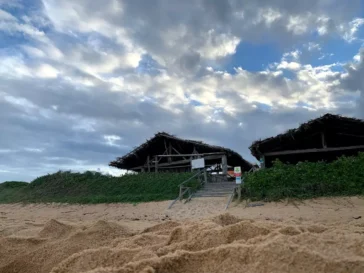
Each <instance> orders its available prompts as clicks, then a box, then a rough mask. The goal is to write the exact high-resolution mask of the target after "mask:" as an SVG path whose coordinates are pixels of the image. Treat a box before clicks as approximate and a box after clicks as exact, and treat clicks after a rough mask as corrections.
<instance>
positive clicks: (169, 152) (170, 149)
mask: <svg viewBox="0 0 364 273" xmlns="http://www.w3.org/2000/svg"><path fill="white" fill-rule="evenodd" d="M168 154H169V155H171V154H172V144H171V142H170V141H169V142H168ZM168 162H172V157H168Z"/></svg>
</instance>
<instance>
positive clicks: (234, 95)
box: [0, 0, 364, 181]
mask: <svg viewBox="0 0 364 273" xmlns="http://www.w3.org/2000/svg"><path fill="white" fill-rule="evenodd" d="M363 41H364V1H359V0H350V1H349V2H348V1H339V0H337V1H336V0H305V1H292V0H241V1H239V0H230V1H220V0H186V1H180V0H99V1H98V0H95V1H89V0H77V1H75V0H62V1H58V0H42V1H41V0H24V1H21V0H11V1H9V0H0V60H1V61H0V130H1V133H0V181H5V180H24V181H31V180H32V179H33V178H35V177H37V176H40V175H43V174H46V173H51V172H54V171H57V170H59V169H62V170H70V169H71V170H80V171H83V170H97V169H100V170H101V171H105V172H110V173H113V174H117V173H118V172H117V170H116V169H113V168H109V167H108V166H107V164H108V162H109V161H111V160H113V159H114V158H115V157H117V156H121V155H123V154H125V153H126V152H128V151H129V150H130V149H132V148H133V147H135V146H138V145H139V144H141V142H143V141H145V140H146V139H147V138H150V137H151V136H152V135H153V134H154V133H156V132H158V131H166V132H169V133H172V134H175V135H177V136H180V137H185V138H191V139H198V140H203V141H206V142H209V143H211V144H217V145H222V146H226V147H229V148H232V149H234V150H236V151H238V152H239V153H241V154H242V155H243V157H244V158H246V159H248V160H250V161H252V162H253V161H254V159H253V157H252V156H251V155H250V153H249V150H248V146H249V145H250V144H251V142H252V141H254V140H256V139H259V138H265V137H268V136H272V135H276V134H278V133H281V132H283V131H284V130H286V129H288V128H292V127H296V126H297V125H298V124H299V123H302V122H304V121H306V120H308V119H311V118H315V117H318V116H320V115H322V114H324V113H327V112H331V113H338V114H344V115H348V116H355V117H360V118H364V93H363V92H364V91H363V90H364V49H362V46H363Z"/></svg>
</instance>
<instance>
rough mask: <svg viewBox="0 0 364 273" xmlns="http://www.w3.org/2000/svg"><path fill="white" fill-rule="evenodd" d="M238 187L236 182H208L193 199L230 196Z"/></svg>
mask: <svg viewBox="0 0 364 273" xmlns="http://www.w3.org/2000/svg"><path fill="white" fill-rule="evenodd" d="M235 187H236V184H235V181H234V182H227V181H226V182H208V183H205V184H204V186H203V188H202V189H200V190H198V191H197V192H196V193H194V194H193V197H219V196H220V197H221V196H224V197H225V196H229V195H231V194H232V193H233V191H234V188H235Z"/></svg>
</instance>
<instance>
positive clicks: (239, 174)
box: [234, 167, 241, 177]
mask: <svg viewBox="0 0 364 273" xmlns="http://www.w3.org/2000/svg"><path fill="white" fill-rule="evenodd" d="M234 175H235V177H240V176H241V167H234Z"/></svg>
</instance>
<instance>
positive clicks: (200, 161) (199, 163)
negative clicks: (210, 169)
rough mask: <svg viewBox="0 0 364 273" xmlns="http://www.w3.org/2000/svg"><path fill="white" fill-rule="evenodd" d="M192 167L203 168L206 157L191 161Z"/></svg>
mask: <svg viewBox="0 0 364 273" xmlns="http://www.w3.org/2000/svg"><path fill="white" fill-rule="evenodd" d="M191 165H192V169H203V168H205V159H204V158H198V159H193V160H192V161H191Z"/></svg>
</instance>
